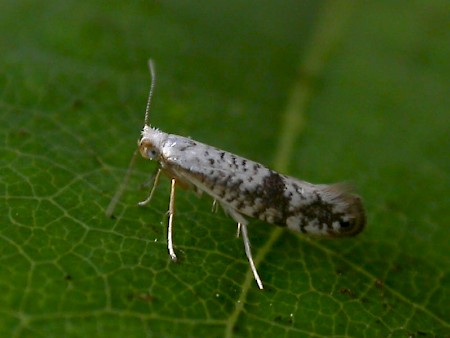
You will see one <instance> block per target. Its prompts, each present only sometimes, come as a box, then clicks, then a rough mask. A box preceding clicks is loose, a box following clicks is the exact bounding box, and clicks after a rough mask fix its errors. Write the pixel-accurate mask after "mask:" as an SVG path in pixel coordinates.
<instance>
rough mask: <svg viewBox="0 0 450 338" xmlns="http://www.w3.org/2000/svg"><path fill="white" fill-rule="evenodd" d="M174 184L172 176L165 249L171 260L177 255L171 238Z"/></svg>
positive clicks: (173, 212)
mask: <svg viewBox="0 0 450 338" xmlns="http://www.w3.org/2000/svg"><path fill="white" fill-rule="evenodd" d="M175 184H176V180H175V179H174V178H172V180H171V186H170V201H169V226H168V227H167V249H168V250H169V255H170V257H171V258H172V260H173V261H176V260H177V255H175V251H174V250H173V240H172V222H173V215H174V214H175Z"/></svg>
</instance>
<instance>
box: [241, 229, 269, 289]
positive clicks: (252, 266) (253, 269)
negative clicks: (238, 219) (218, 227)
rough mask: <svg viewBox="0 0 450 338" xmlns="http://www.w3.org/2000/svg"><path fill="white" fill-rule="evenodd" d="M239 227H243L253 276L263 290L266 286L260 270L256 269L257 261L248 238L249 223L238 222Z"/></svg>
mask: <svg viewBox="0 0 450 338" xmlns="http://www.w3.org/2000/svg"><path fill="white" fill-rule="evenodd" d="M238 229H242V239H243V240H244V247H245V253H246V254H247V258H248V262H249V263H250V268H251V269H252V272H253V276H255V280H256V284H258V287H259V288H260V289H261V290H262V289H264V287H263V283H262V281H261V278H259V275H258V271H256V266H255V262H253V256H252V250H251V247H250V240H249V239H248V233H247V225H246V224H243V223H238Z"/></svg>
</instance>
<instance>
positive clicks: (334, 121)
mask: <svg viewBox="0 0 450 338" xmlns="http://www.w3.org/2000/svg"><path fill="white" fill-rule="evenodd" d="M446 6H447V2H446V1H439V0H430V1H426V2H406V1H399V2H391V1H373V2H365V3H359V2H358V3H357V2H352V1H343V0H341V1H332V0H330V1H327V2H316V1H305V2H299V1H293V0H292V1H283V2H275V1H273V2H271V1H260V2H258V3H253V2H242V1H227V2H182V1H173V2H147V3H143V2H139V3H138V2H101V1H91V2H89V3H81V2H75V1H73V2H72V1H64V2H59V3H56V2H52V1H39V2H31V1H22V2H20V3H18V2H16V1H3V2H2V4H1V5H0V29H1V32H2V35H1V38H0V49H1V51H2V53H1V54H0V89H1V96H0V109H1V112H2V113H1V114H0V123H1V128H0V136H1V139H2V140H3V142H2V143H1V145H0V155H1V156H0V165H1V176H0V182H1V184H0V189H1V195H0V196H1V197H0V211H1V212H0V217H1V227H0V288H1V294H2V296H1V301H0V336H1V337H149V336H150V337H152V336H155V337H161V336H164V337H185V336H192V337H194V336H195V337H202V336H203V337H205V336H208V337H216V336H225V337H231V336H238V337H257V336H259V337H269V336H270V337H298V336H311V337H322V336H334V337H338V336H342V337H344V336H346V337H347V336H351V337H374V336H376V337H406V336H410V337H422V336H426V337H442V336H448V334H449V332H450V322H449V319H448V314H449V313H450V305H449V304H450V299H449V298H450V297H449V292H450V257H449V250H448V243H449V241H450V232H449V231H448V225H449V223H450V217H449V215H450V211H449V198H448V196H449V195H450V184H449V177H448V173H449V170H450V165H449V163H450V162H449V159H448V149H449V148H450V147H449V146H450V144H449V143H450V142H449V134H450V130H449V129H450V128H449V123H448V119H449V114H448V107H450V98H449V95H448V88H449V87H448V79H449V77H450V66H449V65H450V64H449V61H448V55H450V45H449V44H448V41H449V40H450V36H449V30H448V11H446V10H445V9H446ZM149 57H152V58H153V59H154V60H155V63H156V71H157V87H156V92H155V96H154V102H153V104H152V111H151V116H150V119H151V120H150V121H151V123H152V124H153V125H154V126H157V127H159V128H161V129H162V130H164V131H166V132H170V133H176V134H180V135H184V136H191V137H193V138H195V139H197V140H199V141H202V142H205V143H208V144H211V145H214V146H217V147H219V148H222V149H225V150H228V151H231V152H233V153H236V154H238V155H241V156H244V157H248V158H251V159H253V160H256V161H259V162H261V163H263V164H265V165H269V166H271V167H273V168H276V169H277V170H279V171H281V172H283V173H286V174H289V175H292V176H296V177H299V178H302V179H305V180H308V181H311V182H314V183H322V182H323V183H332V182H337V181H345V180H348V181H351V182H352V183H353V184H354V185H355V186H356V187H357V188H358V189H357V190H358V192H359V193H360V194H361V195H362V196H363V198H364V201H365V205H366V207H367V220H368V226H367V229H366V230H365V231H364V232H363V233H362V234H361V235H359V236H358V237H355V238H349V239H344V240H320V239H315V238H305V237H303V236H301V235H300V234H296V233H291V232H289V231H287V230H284V229H280V228H276V227H273V226H271V225H268V224H265V223H262V222H258V221H255V220H252V221H251V224H250V226H249V233H250V239H251V241H252V248H253V253H254V256H255V260H256V262H257V266H258V271H259V273H260V275H261V278H262V280H263V282H264V285H265V289H264V290H263V291H260V290H258V288H257V286H256V283H255V282H254V280H253V276H252V274H251V271H250V269H249V265H248V262H247V260H246V257H245V253H244V248H243V244H242V241H241V239H237V238H236V237H235V234H236V225H235V224H234V222H233V221H232V220H231V219H230V218H229V217H227V216H226V215H224V214H223V212H221V211H219V212H218V213H212V212H211V202H212V201H211V199H210V198H208V197H203V198H201V199H197V198H195V197H194V196H195V194H194V193H193V192H191V191H183V190H181V189H179V190H178V191H177V196H176V210H177V213H176V215H175V223H174V241H175V250H176V252H177V254H178V256H179V262H178V263H173V262H171V261H170V258H169V256H168V254H167V248H166V223H167V218H166V211H167V205H168V199H169V195H168V193H169V185H168V180H164V179H163V180H162V181H163V182H162V183H161V184H160V186H159V187H158V189H157V191H156V195H155V198H154V200H153V201H152V203H151V204H150V205H149V206H148V207H146V208H139V207H137V206H136V203H137V202H138V201H140V200H143V199H145V197H146V196H147V194H148V190H149V188H148V187H146V186H143V185H142V183H144V182H146V181H147V180H148V179H149V177H150V174H151V172H152V171H153V169H154V168H155V164H154V163H151V162H149V161H145V160H143V159H139V160H138V163H137V165H136V168H135V170H134V172H133V174H132V176H131V180H130V182H129V184H128V186H127V189H126V191H125V194H124V196H123V198H122V199H121V200H120V202H119V204H118V206H117V208H116V210H115V213H114V215H115V218H114V219H109V218H106V217H105V215H104V212H105V208H106V207H107V205H108V203H109V201H110V199H111V198H112V196H113V194H114V192H115V191H116V189H117V187H118V186H119V185H120V182H121V181H122V179H123V177H124V175H125V172H126V169H127V165H128V162H129V159H130V157H131V155H132V153H133V151H134V150H135V149H136V140H137V139H138V138H139V132H140V129H141V128H142V125H143V118H144V109H145V103H146V98H147V93H148V88H149V83H150V78H149V74H148V70H147V59H148V58H149Z"/></svg>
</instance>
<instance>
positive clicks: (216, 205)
mask: <svg viewBox="0 0 450 338" xmlns="http://www.w3.org/2000/svg"><path fill="white" fill-rule="evenodd" d="M218 209H219V205H218V204H217V200H216V199H214V200H213V203H212V207H211V211H212V212H217V210H218Z"/></svg>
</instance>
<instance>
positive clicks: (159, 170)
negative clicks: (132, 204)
mask: <svg viewBox="0 0 450 338" xmlns="http://www.w3.org/2000/svg"><path fill="white" fill-rule="evenodd" d="M160 175H161V168H160V167H158V168H156V174H155V178H154V179H153V186H152V189H151V190H150V194H149V195H148V197H147V198H146V199H145V200H144V201H142V202H139V203H138V205H139V206H140V207H143V206H144V205H147V204H149V203H150V201H151V200H152V197H153V194H154V193H155V190H156V186H157V185H158V183H159V176H160Z"/></svg>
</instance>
